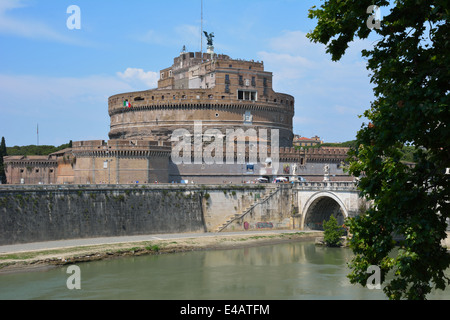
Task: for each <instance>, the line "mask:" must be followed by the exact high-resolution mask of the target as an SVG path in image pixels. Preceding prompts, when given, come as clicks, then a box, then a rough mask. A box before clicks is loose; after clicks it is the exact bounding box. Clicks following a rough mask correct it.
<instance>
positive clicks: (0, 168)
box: [0, 137, 8, 184]
mask: <svg viewBox="0 0 450 320" xmlns="http://www.w3.org/2000/svg"><path fill="white" fill-rule="evenodd" d="M7 155H8V153H7V150H6V142H5V137H2V141H1V143H0V183H3V184H4V183H6V174H5V165H4V163H3V157H6V156H7Z"/></svg>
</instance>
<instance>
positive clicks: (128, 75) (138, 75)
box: [117, 68, 159, 89]
mask: <svg viewBox="0 0 450 320" xmlns="http://www.w3.org/2000/svg"><path fill="white" fill-rule="evenodd" d="M117 75H118V76H119V78H121V79H122V80H124V81H126V82H127V83H130V84H134V85H136V86H139V87H142V85H145V86H146V87H145V88H143V89H153V88H156V87H157V84H158V79H159V74H158V73H156V72H153V71H148V72H145V71H144V70H143V69H138V68H127V69H126V70H125V71H124V72H117Z"/></svg>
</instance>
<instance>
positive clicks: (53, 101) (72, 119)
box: [0, 0, 373, 146]
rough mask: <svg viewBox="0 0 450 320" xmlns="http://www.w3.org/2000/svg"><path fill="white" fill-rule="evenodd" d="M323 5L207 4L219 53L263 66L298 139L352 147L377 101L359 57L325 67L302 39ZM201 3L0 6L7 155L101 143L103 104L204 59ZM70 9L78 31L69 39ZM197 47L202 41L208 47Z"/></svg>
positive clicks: (32, 0) (35, 0) (50, 1)
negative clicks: (288, 101)
mask: <svg viewBox="0 0 450 320" xmlns="http://www.w3.org/2000/svg"><path fill="white" fill-rule="evenodd" d="M320 3H321V2H320V1H318V0H314V1H306V0H245V1H237V0H227V1H225V0H204V30H206V31H208V32H214V34H215V38H214V45H215V51H216V53H223V54H227V55H229V56H230V57H232V58H236V59H248V60H250V59H254V60H258V61H264V65H265V69H266V70H268V71H271V72H273V74H274V89H275V90H276V91H278V92H283V93H288V94H291V95H293V96H294V97H295V100H296V105H295V117H294V132H295V133H296V134H300V135H302V136H306V137H312V136H315V135H318V136H320V137H321V138H322V139H323V140H325V141H326V142H343V141H348V140H353V139H354V138H355V136H356V132H357V131H358V130H359V129H360V127H361V124H362V122H363V121H364V119H360V118H358V115H361V114H362V113H363V112H364V110H366V109H369V107H370V102H371V101H372V100H373V93H372V85H371V84H370V81H369V72H368V71H367V70H366V67H365V61H364V60H363V59H362V58H361V54H360V51H361V49H363V48H370V47H371V46H373V40H369V39H367V40H357V41H355V42H354V43H353V44H352V46H351V47H350V49H349V50H348V52H347V54H346V56H345V57H344V58H343V59H342V60H341V61H339V62H332V61H331V59H330V56H329V55H327V54H326V53H325V48H324V47H323V46H322V45H317V44H312V43H310V42H309V40H307V39H306V37H305V35H306V33H307V32H309V31H310V30H312V29H313V28H314V26H315V21H313V20H310V19H308V17H307V15H308V9H309V8H310V7H312V6H313V5H320ZM200 4H201V1H200V0H183V1H182V0H172V1H156V0H129V1H124V0H95V1H92V0H70V1H67V0H58V1H55V0H0V101H1V102H0V136H4V137H5V139H6V143H7V145H8V146H14V145H29V144H36V142H37V134H36V129H37V124H39V144H41V145H44V144H45V145H61V144H63V143H67V142H68V141H69V140H73V141H78V140H108V132H109V116H108V97H109V96H111V95H114V94H118V93H122V92H128V91H137V90H146V89H151V88H155V87H156V86H157V84H156V83H157V80H158V74H159V70H160V69H163V68H166V67H168V66H170V65H171V64H172V63H173V58H174V57H175V56H177V55H178V54H179V52H180V50H181V49H182V47H183V45H186V47H187V50H188V51H200V8H201V5H200ZM70 5H77V6H78V7H79V8H80V11H81V29H79V30H77V29H74V30H70V29H69V28H67V24H66V22H67V20H68V19H69V18H70V16H71V14H68V13H67V8H68V7H69V6H70ZM203 41H204V42H203V43H204V45H203V48H205V47H206V40H205V39H203Z"/></svg>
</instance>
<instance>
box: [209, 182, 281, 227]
mask: <svg viewBox="0 0 450 320" xmlns="http://www.w3.org/2000/svg"><path fill="white" fill-rule="evenodd" d="M279 190H280V189H279V188H274V189H271V190H269V192H268V193H266V195H265V196H264V197H263V198H259V199H255V201H254V203H253V204H251V205H250V206H248V207H247V208H245V209H244V210H242V212H241V213H235V214H234V215H232V216H229V217H228V219H227V220H226V221H225V222H224V223H223V224H221V225H220V226H218V227H217V228H216V230H215V231H214V232H216V233H218V232H221V231H223V230H224V229H225V228H226V227H228V226H229V225H230V224H231V223H232V222H233V221H236V220H238V219H241V218H243V217H244V216H245V215H247V214H248V213H249V212H251V211H252V210H253V209H254V208H255V207H256V206H258V205H260V204H262V203H264V202H265V201H267V200H268V199H269V198H271V197H272V196H273V195H275V194H276V193H278V191H279Z"/></svg>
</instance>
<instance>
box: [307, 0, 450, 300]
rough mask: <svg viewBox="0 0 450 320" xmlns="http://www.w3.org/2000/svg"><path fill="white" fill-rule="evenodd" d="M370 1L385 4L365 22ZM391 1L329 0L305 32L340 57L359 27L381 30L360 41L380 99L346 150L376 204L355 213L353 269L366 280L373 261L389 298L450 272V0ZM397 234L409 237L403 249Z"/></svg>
mask: <svg viewBox="0 0 450 320" xmlns="http://www.w3.org/2000/svg"><path fill="white" fill-rule="evenodd" d="M371 5H377V6H379V7H381V8H382V12H383V19H382V21H381V27H380V28H372V29H370V28H369V27H368V26H369V25H368V23H367V21H368V20H370V19H371V16H370V15H369V14H367V9H368V7H369V6H371ZM388 5H390V3H389V2H388V1H384V0H347V1H340V0H326V1H324V3H323V4H322V5H321V7H320V8H315V7H313V8H311V10H310V11H309V17H310V18H312V19H314V18H317V25H316V27H315V29H314V30H313V31H311V32H310V33H309V34H308V37H309V39H310V40H311V41H314V42H318V43H322V44H325V45H326V47H327V52H328V53H330V54H331V58H332V60H333V61H338V60H339V59H340V58H341V57H342V56H343V55H344V54H345V51H346V49H347V47H348V44H349V43H350V42H351V41H353V39H354V38H355V37H359V38H361V39H365V38H367V37H368V36H369V34H370V33H371V32H374V33H376V35H377V42H375V43H374V46H373V48H372V49H371V50H364V51H362V55H363V56H364V57H365V58H367V69H368V70H369V71H370V73H371V82H372V83H373V84H374V95H375V101H373V102H372V103H371V106H370V109H368V110H367V111H365V113H364V116H365V117H366V118H367V119H369V121H370V122H369V124H364V125H363V126H362V128H361V129H360V131H359V132H358V133H357V144H356V145H357V147H356V148H353V149H352V150H351V151H350V158H349V161H350V164H349V172H350V173H351V174H353V175H354V176H357V177H360V181H359V184H358V186H359V189H360V190H361V195H362V196H363V197H365V198H367V199H370V200H373V206H372V207H371V208H370V209H369V210H367V212H366V213H365V214H363V215H360V216H358V217H356V218H354V219H351V220H350V222H349V227H350V232H351V233H352V234H353V237H352V240H351V243H350V246H351V248H352V250H353V252H354V253H355V258H354V259H353V261H352V262H351V263H350V267H351V269H352V270H351V273H350V274H349V278H350V280H351V282H352V283H359V284H361V285H366V283H367V279H368V277H369V275H368V274H367V273H366V271H367V269H368V267H369V266H371V265H376V266H379V267H380V268H381V271H382V279H381V280H382V282H387V283H386V284H385V286H384V291H385V293H386V295H387V296H388V297H389V299H404V298H406V299H426V296H427V294H428V293H429V292H430V291H431V289H432V288H437V289H442V290H444V289H445V288H446V286H448V285H449V283H450V280H449V278H448V277H446V276H445V273H444V271H445V270H446V269H447V268H448V267H449V265H450V255H449V253H448V252H447V250H446V248H443V247H442V245H441V240H442V239H444V238H445V237H446V232H445V231H446V228H447V219H448V218H449V216H450V201H449V200H450V199H449V190H450V188H449V177H450V176H449V175H446V174H445V171H446V167H449V166H450V164H449V159H450V150H449V144H450V130H449V128H448V125H449V124H450V109H449V96H448V94H449V83H450V73H449V70H450V69H449V67H448V66H449V65H450V55H449V52H450V48H449V43H450V39H449V37H450V24H449V21H448V20H449V13H450V2H449V1H448V0H435V1H429V0H398V1H395V3H394V4H392V5H391V6H390V9H389V10H388V8H383V7H384V6H388ZM388 11H389V12H388ZM405 145H406V146H410V147H412V149H413V150H410V151H411V152H412V153H413V155H414V162H415V166H414V167H408V166H406V165H405V164H404V163H402V162H401V161H400V160H401V158H402V156H403V155H404V153H403V152H402V150H403V148H404V146H405ZM393 235H398V236H402V237H403V240H402V241H401V242H400V243H399V248H398V251H393V249H394V247H395V245H396V244H395V242H394V239H393ZM394 252H397V253H394ZM388 272H391V273H392V275H393V276H392V279H391V280H390V281H386V278H385V275H386V274H387V273H388Z"/></svg>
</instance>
